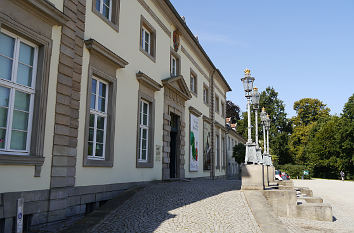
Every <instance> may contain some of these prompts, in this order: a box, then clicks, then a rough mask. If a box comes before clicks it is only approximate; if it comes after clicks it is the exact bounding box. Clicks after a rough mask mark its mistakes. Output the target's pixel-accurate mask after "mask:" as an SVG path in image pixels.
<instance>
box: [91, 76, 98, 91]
mask: <svg viewBox="0 0 354 233" xmlns="http://www.w3.org/2000/svg"><path fill="white" fill-rule="evenodd" d="M96 86H97V80H96V79H92V83H91V93H93V94H96Z"/></svg>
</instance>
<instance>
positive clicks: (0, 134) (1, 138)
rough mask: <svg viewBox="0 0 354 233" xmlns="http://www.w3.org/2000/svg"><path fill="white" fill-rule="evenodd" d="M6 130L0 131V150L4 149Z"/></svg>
mask: <svg viewBox="0 0 354 233" xmlns="http://www.w3.org/2000/svg"><path fill="white" fill-rule="evenodd" d="M5 137H6V130H5V129H0V148H5Z"/></svg>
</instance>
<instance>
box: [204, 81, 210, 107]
mask: <svg viewBox="0 0 354 233" xmlns="http://www.w3.org/2000/svg"><path fill="white" fill-rule="evenodd" d="M203 101H204V103H205V104H206V105H208V104H209V90H208V88H207V87H206V86H204V87H203Z"/></svg>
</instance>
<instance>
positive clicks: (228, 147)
mask: <svg viewBox="0 0 354 233" xmlns="http://www.w3.org/2000/svg"><path fill="white" fill-rule="evenodd" d="M227 149H228V150H230V137H229V136H227Z"/></svg>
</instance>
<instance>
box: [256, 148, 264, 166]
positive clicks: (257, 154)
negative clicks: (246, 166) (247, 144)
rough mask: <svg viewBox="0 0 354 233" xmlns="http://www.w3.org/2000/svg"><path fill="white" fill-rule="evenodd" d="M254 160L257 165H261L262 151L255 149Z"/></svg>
mask: <svg viewBox="0 0 354 233" xmlns="http://www.w3.org/2000/svg"><path fill="white" fill-rule="evenodd" d="M256 159H257V163H258V164H263V158H262V150H261V148H257V149H256Z"/></svg>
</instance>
